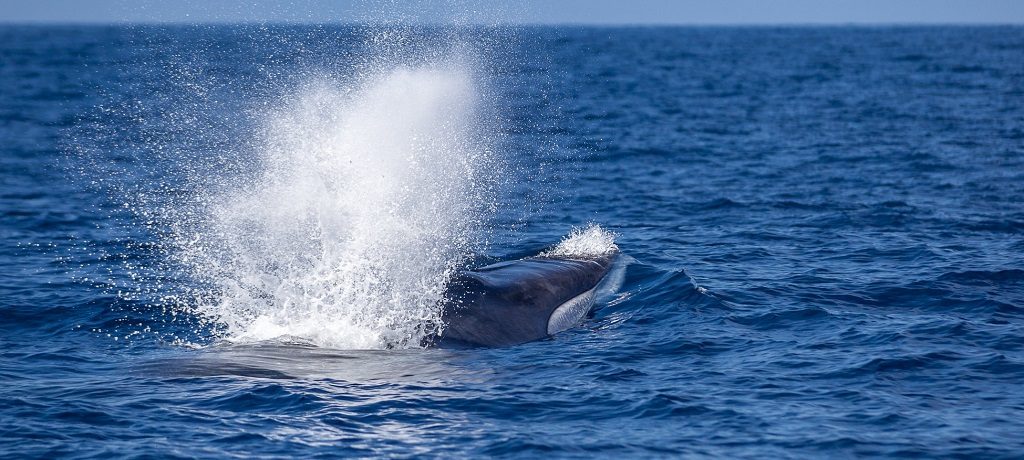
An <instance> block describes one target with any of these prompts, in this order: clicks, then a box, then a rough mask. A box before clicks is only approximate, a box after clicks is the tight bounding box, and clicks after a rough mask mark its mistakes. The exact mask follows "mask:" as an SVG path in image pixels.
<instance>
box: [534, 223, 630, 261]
mask: <svg viewBox="0 0 1024 460" xmlns="http://www.w3.org/2000/svg"><path fill="white" fill-rule="evenodd" d="M618 250H619V247H618V246H616V245H615V234H614V233H612V232H610V231H608V230H605V229H604V228H601V226H600V225H597V224H593V223H591V224H588V225H587V226H586V227H583V228H579V227H573V229H572V230H571V231H570V232H569V234H568V235H566V236H565V237H563V238H562V241H560V242H559V243H558V244H557V245H555V247H554V248H552V249H551V250H549V251H545V252H544V253H542V254H541V255H542V256H545V257H584V258H586V257H599V256H603V255H608V254H612V253H614V252H616V251H618Z"/></svg>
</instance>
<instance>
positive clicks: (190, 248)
mask: <svg viewBox="0 0 1024 460" xmlns="http://www.w3.org/2000/svg"><path fill="white" fill-rule="evenodd" d="M479 96H480V94H479V88H478V86H477V84H476V83H475V81H474V78H473V75H472V72H470V71H467V70H465V69H464V68H463V67H461V66H459V65H458V64H457V63H453V62H440V63H431V64H421V65H416V66H403V67H397V68H392V69H389V70H387V71H383V72H376V73H373V74H371V75H368V76H365V77H364V78H360V79H357V80H356V83H350V84H345V83H342V82H337V81H328V80H325V81H320V82H318V83H315V84H310V85H307V87H305V88H304V89H303V90H301V91H300V92H299V94H297V95H296V96H295V97H293V98H291V99H292V100H293V101H294V102H292V103H290V104H287V105H286V106H285V107H283V108H282V109H280V110H277V111H275V112H272V113H270V114H268V115H267V123H266V127H265V129H264V132H263V136H262V139H263V140H262V144H263V145H264V147H262V149H261V150H262V151H261V158H260V166H259V168H258V173H257V174H255V175H253V176H252V177H244V176H243V177H240V178H237V179H235V180H234V181H230V182H229V183H227V184H226V186H222V187H215V190H211V191H210V192H209V193H208V194H207V195H206V196H204V197H203V198H202V200H201V201H202V202H203V203H204V204H205V206H204V209H203V210H202V211H201V212H199V213H198V214H199V217H198V220H199V222H198V223H196V222H187V221H181V222H179V223H178V224H177V225H176V227H177V228H175V231H174V232H172V233H173V235H174V237H173V241H174V246H175V251H174V257H175V258H176V259H177V260H178V261H179V262H180V263H182V264H184V266H186V267H188V269H189V271H190V272H191V273H192V275H193V276H194V277H195V278H196V279H198V280H200V281H202V282H203V283H204V284H206V285H208V286H209V287H210V289H209V292H212V293H213V294H212V295H207V296H206V297H205V299H204V301H202V302H200V303H199V305H198V306H195V307H194V310H195V312H196V313H198V314H199V315H200V316H202V317H203V318H205V319H207V320H208V321H209V322H211V323H213V324H216V325H217V327H218V329H219V330H220V331H221V332H220V335H221V336H222V338H224V339H226V340H228V341H231V342H243V343H244V342H252V341H262V340H268V339H277V338H282V337H291V338H300V339H302V340H304V341H308V342H312V343H313V344H316V345H320V346H326V347H333V348H349V349H352V348H364V349H370V348H390V347H410V346H417V345H418V344H419V343H420V340H421V339H422V337H424V336H425V335H426V334H429V333H430V332H431V331H432V330H434V328H436V327H437V325H438V324H439V323H438V320H439V311H438V304H439V301H440V300H441V296H442V293H443V290H444V286H445V284H446V282H447V280H448V279H449V277H450V276H451V275H452V274H453V272H454V271H455V270H456V269H457V268H459V267H460V266H461V264H462V263H463V262H464V261H465V258H466V257H467V256H468V254H470V253H471V252H472V251H473V250H474V249H475V246H476V245H479V244H480V240H479V237H478V233H479V230H480V229H481V228H482V225H483V221H484V216H485V214H486V212H487V210H488V209H489V208H492V207H493V197H492V196H491V190H490V185H489V184H490V183H491V181H490V179H489V177H490V176H489V175H491V174H493V173H492V172H491V171H493V170H494V168H492V167H491V166H493V160H494V155H493V154H492V151H491V148H492V147H491V139H490V138H489V137H488V136H487V135H486V133H485V130H484V129H483V127H481V126H480V125H479V120H480V117H479V114H478V111H479V104H480V97H479Z"/></svg>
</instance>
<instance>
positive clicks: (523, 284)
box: [433, 226, 619, 346]
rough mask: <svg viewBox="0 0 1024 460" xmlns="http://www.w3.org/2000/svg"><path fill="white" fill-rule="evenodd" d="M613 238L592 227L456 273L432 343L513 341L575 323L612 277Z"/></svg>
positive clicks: (503, 343)
mask: <svg viewBox="0 0 1024 460" xmlns="http://www.w3.org/2000/svg"><path fill="white" fill-rule="evenodd" d="M613 238H614V237H613V235H611V234H610V233H609V232H606V231H604V230H603V229H601V228H600V227H597V226H592V227H590V228H588V229H586V230H582V231H577V232H574V234H572V235H570V236H569V237H567V238H566V239H565V240H563V241H562V242H561V243H560V244H559V245H558V246H556V247H555V248H554V249H553V250H551V251H548V252H544V253H541V254H539V255H537V256H535V257H529V258H525V259H520V260H513V261H506V262H499V263H496V264H492V265H488V266H485V267H482V268H479V269H476V270H469V271H463V272H461V273H459V274H458V275H457V276H456V277H455V278H454V279H453V280H452V281H451V283H450V284H449V285H448V290H447V294H446V295H445V305H444V310H443V312H442V316H441V318H442V324H443V329H442V330H441V332H440V333H439V334H438V335H437V337H434V338H433V341H434V344H436V345H441V346H445V345H476V346H508V345H516V344H520V343H525V342H529V341H533V340H538V339H542V338H544V337H548V336H550V335H553V334H555V333H557V332H561V331H564V330H566V329H569V328H571V327H573V326H575V325H577V324H579V322H580V321H581V320H582V319H583V318H584V317H585V316H586V315H587V314H588V313H589V312H590V310H591V308H593V306H594V303H595V299H596V298H597V293H598V291H599V290H600V289H601V288H602V286H604V285H606V284H607V283H608V282H609V279H610V278H614V277H612V276H609V275H610V274H611V273H612V271H613V266H614V265H615V262H616V260H617V258H618V255H619V251H618V247H616V246H615V245H614V243H613ZM581 243H583V244H581Z"/></svg>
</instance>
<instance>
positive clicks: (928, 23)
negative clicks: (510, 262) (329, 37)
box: [0, 19, 1024, 28]
mask: <svg viewBox="0 0 1024 460" xmlns="http://www.w3.org/2000/svg"><path fill="white" fill-rule="evenodd" d="M129 25H173V26H200V25H223V26H231V25H274V26H276V25H310V26H323V25H332V26H335V25H336V26H377V27H379V26H387V25H403V26H427V27H443V26H447V27H600V28H615V27H819V26H820V27H858V26H863V27H878V26H883V27H884V26H893V27H970V26H991V27H1014V26H1024V22H999V21H961V22H956V21H948V22H946V21H918V22H914V21H849V22H840V21H805V22H799V21H794V22H755V21H750V22H714V21H708V22H598V21H594V22H589V21H564V22H561V21H551V22H546V21H522V22H519V21H509V22H494V23H484V22H474V23H463V24H458V23H452V22H430V21H422V22H402V21H381V22H359V21H293V20H287V19H285V20H266V21H261V20H227V21H218V20H199V21H179V20H148V19H147V20H113V21H92V20H70V21H65V20H59V21H54V20H34V19H28V20H25V19H21V20H13V21H8V20H4V19H0V26H129Z"/></svg>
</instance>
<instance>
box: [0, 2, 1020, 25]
mask: <svg viewBox="0 0 1024 460" xmlns="http://www.w3.org/2000/svg"><path fill="white" fill-rule="evenodd" d="M395 19H402V20H405V21H408V22H446V23H447V22H463V23H484V24H492V23H504V22H512V23H583V24H847V23H855V24H892V23H899V24H904V23H911V24H922V23H923V24H936V23H939V24H941V23H958V24H979V23H981V24H993V23H994V24H1024V0H701V1H695V0H523V1H512V0H491V1H488V0H426V1H417V2H411V1H401V0H380V1H372V0H248V1H224V0H206V1H199V0H181V1H179V0H0V22H59V23H69V22H74V23H78V22H87V23H97V22H99V23H108V22H367V21H381V20H395Z"/></svg>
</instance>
